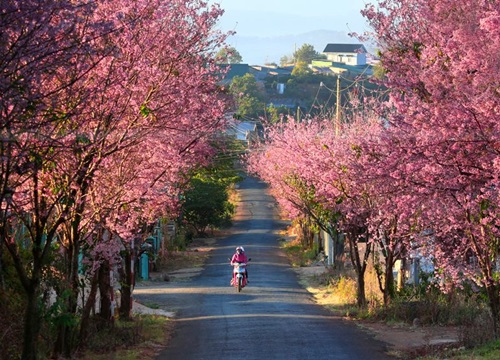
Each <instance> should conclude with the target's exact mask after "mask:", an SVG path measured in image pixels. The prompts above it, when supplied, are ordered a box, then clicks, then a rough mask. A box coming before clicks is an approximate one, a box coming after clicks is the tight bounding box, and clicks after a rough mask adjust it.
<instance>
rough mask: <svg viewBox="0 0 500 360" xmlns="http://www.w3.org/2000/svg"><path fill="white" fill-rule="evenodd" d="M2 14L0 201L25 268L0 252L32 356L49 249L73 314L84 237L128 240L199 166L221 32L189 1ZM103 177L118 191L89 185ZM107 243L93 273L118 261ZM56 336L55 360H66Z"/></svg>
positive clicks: (31, 6)
mask: <svg viewBox="0 0 500 360" xmlns="http://www.w3.org/2000/svg"><path fill="white" fill-rule="evenodd" d="M2 13H3V14H6V16H3V15H2V23H1V25H2V31H1V32H0V33H1V34H2V36H3V39H2V40H5V41H2V54H1V57H2V60H3V61H2V66H3V70H4V71H3V72H2V77H1V80H0V84H1V86H2V90H5V91H2V94H3V95H7V96H2V98H1V103H2V108H1V111H2V112H1V114H2V118H1V121H2V123H1V126H2V127H1V129H2V151H3V152H4V154H3V155H7V156H2V161H3V162H2V166H3V168H2V169H3V170H5V171H2V182H1V183H2V192H1V194H2V197H4V196H7V195H9V199H12V201H11V205H10V211H11V213H10V215H9V216H11V217H12V218H14V217H15V218H16V219H18V220H23V221H24V226H25V227H26V229H27V230H28V234H29V238H30V240H31V244H30V245H29V250H30V253H31V260H30V261H29V262H28V263H24V261H23V258H22V257H21V256H20V251H24V249H23V248H21V247H20V243H19V242H17V241H15V239H14V238H13V237H12V236H5V237H3V238H2V243H3V245H4V246H5V247H6V248H7V249H8V251H9V254H10V256H11V257H12V258H13V261H14V264H15V267H16V270H17V273H18V276H19V278H20V280H21V282H22V284H23V286H24V289H25V291H26V294H27V299H28V306H27V310H26V320H25V331H26V332H25V339H24V350H23V358H25V359H31V358H35V356H36V354H37V346H36V345H37V344H36V341H37V338H38V332H39V329H40V308H39V307H38V306H39V305H38V304H39V299H40V295H41V293H42V291H43V288H42V285H43V284H44V281H43V276H44V274H46V273H47V272H51V270H52V269H53V268H52V267H51V264H50V262H49V259H50V258H51V256H52V254H53V251H54V246H55V244H56V243H57V244H58V245H59V246H60V249H62V250H64V251H63V253H64V256H65V259H66V264H67V268H66V269H65V271H63V272H62V274H64V277H65V282H62V281H61V283H60V284H61V285H63V284H64V283H67V284H68V285H67V286H68V288H70V289H72V292H71V293H72V294H73V295H72V296H70V298H69V302H68V303H67V305H66V308H67V311H69V312H70V313H74V311H75V308H76V296H75V294H77V288H78V285H77V283H78V262H77V261H78V254H79V252H80V247H81V245H82V241H83V239H88V238H89V236H91V235H90V234H92V233H94V232H95V231H96V229H99V228H100V226H102V225H103V224H105V225H106V227H107V228H108V229H110V230H111V231H112V234H116V235H118V236H120V238H121V239H124V240H126V241H129V240H131V239H132V236H133V235H135V234H134V230H133V228H134V227H135V226H137V224H138V222H139V221H138V219H139V218H144V219H151V217H152V216H157V215H158V214H160V213H161V212H164V211H166V209H167V208H168V207H170V204H173V202H172V200H171V195H172V194H174V193H175V191H172V189H173V188H174V187H175V182H176V180H177V178H178V176H179V175H178V174H180V173H182V172H183V171H184V170H185V169H186V168H189V167H190V166H192V165H193V164H194V163H197V162H198V161H200V159H203V158H206V156H205V157H203V156H204V155H206V154H207V152H206V151H207V149H208V146H207V145H206V140H207V138H208V136H209V135H210V134H211V133H212V132H214V131H217V130H218V129H219V128H220V127H221V126H222V125H223V124H222V123H221V121H220V119H221V118H222V113H223V110H224V102H223V101H222V100H221V99H220V98H219V96H218V91H217V87H216V82H217V80H218V79H217V77H216V76H215V75H214V74H216V73H218V72H220V71H217V69H216V67H215V65H214V62H213V60H212V58H213V56H212V55H213V51H214V49H216V48H219V47H220V46H221V44H222V42H223V40H224V38H225V35H223V34H220V33H218V32H214V31H213V27H214V25H215V23H216V20H217V18H218V17H219V16H220V15H221V10H220V9H219V8H218V6H212V7H207V4H206V3H205V2H203V1H198V0H193V1H189V2H186V1H171V2H169V3H168V4H166V3H164V2H162V1H134V2H130V1H103V2H99V3H85V4H80V3H74V2H60V1H54V2H48V3H47V4H44V7H43V8H40V6H39V4H38V3H37V2H30V1H27V2H24V1H23V2H18V1H7V2H3V3H2ZM126 156H128V158H127V157H126ZM126 172H128V174H126ZM124 175H125V176H124ZM127 176H128V180H129V182H123V180H124V179H125V178H127ZM108 178H110V179H119V180H122V182H118V184H119V185H122V187H115V186H113V185H114V184H112V183H110V182H108V183H107V184H108V185H109V186H108V187H104V186H102V185H103V184H105V183H106V182H105V180H106V179H108ZM101 186H102V187H101ZM106 190H107V191H108V192H106V193H104V192H103V191H106ZM11 194H12V196H10V195H11ZM91 200H92V203H91V202H90V201H91ZM134 209H139V211H134ZM160 209H161V210H162V211H160ZM138 214H139V215H140V216H139V215H138ZM87 215H90V218H89V219H90V220H87V217H86V216H87ZM97 215H100V216H101V217H100V218H99V217H98V216H97ZM62 225H64V228H63V227H62ZM63 230H64V231H63ZM107 244H109V245H111V247H109V245H104V244H102V243H98V244H96V247H95V249H94V251H95V253H96V254H99V256H98V257H95V259H96V261H97V262H102V261H103V259H105V260H109V259H110V258H113V256H114V255H116V254H117V251H118V250H119V249H118V248H117V247H116V246H112V244H113V243H112V242H111V241H110V242H107ZM59 274H61V273H59ZM61 280H63V279H61ZM64 286H66V285H64ZM68 331H70V329H68V328H67V327H66V328H64V327H63V329H61V332H60V341H58V344H56V347H57V348H56V350H55V351H56V353H61V352H63V353H65V355H69V352H70V351H71V349H70V348H69V347H68V344H69V342H68V340H69V338H70V335H71V334H70V333H68ZM65 339H66V340H65Z"/></svg>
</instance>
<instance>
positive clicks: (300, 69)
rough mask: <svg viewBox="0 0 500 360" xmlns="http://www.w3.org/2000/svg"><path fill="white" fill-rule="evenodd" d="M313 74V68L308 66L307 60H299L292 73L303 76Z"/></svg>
mask: <svg viewBox="0 0 500 360" xmlns="http://www.w3.org/2000/svg"><path fill="white" fill-rule="evenodd" d="M310 74H311V69H309V67H308V66H307V63H306V62H305V61H299V62H297V64H296V65H295V67H294V68H293V70H292V75H293V76H297V77H303V76H307V75H310Z"/></svg>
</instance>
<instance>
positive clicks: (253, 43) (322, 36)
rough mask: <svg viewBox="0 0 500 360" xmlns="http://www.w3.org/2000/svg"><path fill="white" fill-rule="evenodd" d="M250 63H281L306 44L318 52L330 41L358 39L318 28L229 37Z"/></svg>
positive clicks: (349, 41) (344, 41)
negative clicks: (258, 35)
mask: <svg viewBox="0 0 500 360" xmlns="http://www.w3.org/2000/svg"><path fill="white" fill-rule="evenodd" d="M228 43H229V44H230V45H231V46H234V47H235V48H236V50H238V52H239V53H240V54H241V56H242V57H243V62H244V63H248V64H249V65H263V64H265V63H271V62H275V63H277V64H279V62H280V59H281V57H283V56H284V55H287V56H291V55H292V54H293V53H294V52H295V50H297V49H298V48H300V47H301V46H302V45H304V44H310V45H312V46H314V49H315V50H316V51H317V52H323V50H324V49H325V47H326V45H327V44H328V43H343V44H353V43H354V44H357V43H359V41H358V40H356V39H354V38H352V37H349V36H348V35H347V33H345V32H341V31H329V30H316V31H310V32H307V33H304V34H299V35H286V36H276V37H257V36H253V37H249V36H238V35H235V36H233V37H231V38H230V39H228Z"/></svg>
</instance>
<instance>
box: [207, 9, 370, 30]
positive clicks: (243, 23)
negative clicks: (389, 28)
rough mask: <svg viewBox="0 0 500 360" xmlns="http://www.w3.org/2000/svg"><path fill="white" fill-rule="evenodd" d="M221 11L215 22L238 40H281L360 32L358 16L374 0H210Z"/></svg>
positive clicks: (363, 21) (363, 28) (360, 22)
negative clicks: (323, 32)
mask: <svg viewBox="0 0 500 360" xmlns="http://www.w3.org/2000/svg"><path fill="white" fill-rule="evenodd" d="M214 2H216V3H219V4H220V5H221V7H222V8H223V9H224V10H225V14H224V15H223V16H222V18H221V21H220V22H219V24H220V26H221V28H222V29H224V30H234V31H236V32H237V34H238V35H239V36H260V37H268V36H282V35H293V34H300V33H305V32H309V31H313V30H334V31H345V32H351V31H356V32H362V31H363V30H365V29H366V25H365V20H364V18H363V17H362V16H361V14H360V13H359V12H360V10H362V9H363V8H364V6H365V3H367V2H372V3H376V1H374V0H212V1H210V3H214Z"/></svg>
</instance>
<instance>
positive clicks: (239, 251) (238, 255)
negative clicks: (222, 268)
mask: <svg viewBox="0 0 500 360" xmlns="http://www.w3.org/2000/svg"><path fill="white" fill-rule="evenodd" d="M247 262H248V258H247V256H246V254H245V249H244V248H243V246H238V247H237V248H236V252H235V253H234V255H233V257H232V258H231V265H235V264H236V263H245V264H246V263H247ZM245 278H246V280H247V283H248V270H247V269H246V268H245Z"/></svg>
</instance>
